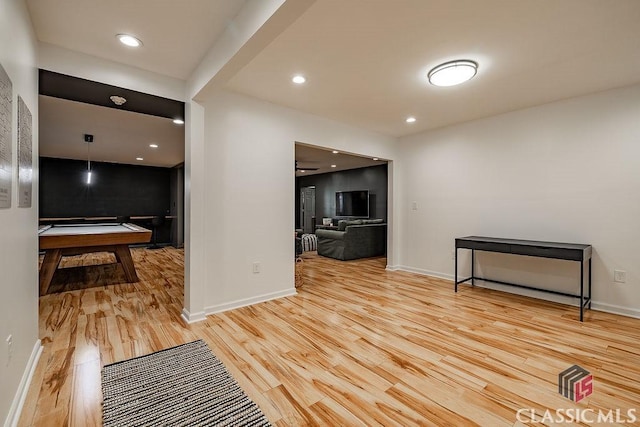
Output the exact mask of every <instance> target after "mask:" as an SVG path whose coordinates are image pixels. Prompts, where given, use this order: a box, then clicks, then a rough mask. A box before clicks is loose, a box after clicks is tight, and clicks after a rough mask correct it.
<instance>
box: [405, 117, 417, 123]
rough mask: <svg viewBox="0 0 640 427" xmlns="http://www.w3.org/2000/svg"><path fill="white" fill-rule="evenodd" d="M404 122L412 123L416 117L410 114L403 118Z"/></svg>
mask: <svg viewBox="0 0 640 427" xmlns="http://www.w3.org/2000/svg"><path fill="white" fill-rule="evenodd" d="M404 121H405V122H407V123H414V122H415V121H416V118H415V117H413V116H411V117H407V118H406V119H404Z"/></svg>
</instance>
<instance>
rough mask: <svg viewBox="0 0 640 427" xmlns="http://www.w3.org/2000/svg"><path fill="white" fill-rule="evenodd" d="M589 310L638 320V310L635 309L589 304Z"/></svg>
mask: <svg viewBox="0 0 640 427" xmlns="http://www.w3.org/2000/svg"><path fill="white" fill-rule="evenodd" d="M591 309H593V310H598V311H604V312H606V313H612V314H620V315H621V316H628V317H635V318H636V319H640V310H638V309H636V308H628V307H620V306H619V305H612V304H605V303H602V302H596V301H592V302H591Z"/></svg>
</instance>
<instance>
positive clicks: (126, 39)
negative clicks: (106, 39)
mask: <svg viewBox="0 0 640 427" xmlns="http://www.w3.org/2000/svg"><path fill="white" fill-rule="evenodd" d="M116 38H117V39H118V40H120V43H122V44H123V45H125V46H129V47H140V46H142V42H141V41H140V39H138V38H136V37H133V36H131V35H129V34H117V35H116Z"/></svg>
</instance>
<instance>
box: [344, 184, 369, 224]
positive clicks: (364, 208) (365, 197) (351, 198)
mask: <svg viewBox="0 0 640 427" xmlns="http://www.w3.org/2000/svg"><path fill="white" fill-rule="evenodd" d="M336 216H346V217H358V218H369V190H362V191H336Z"/></svg>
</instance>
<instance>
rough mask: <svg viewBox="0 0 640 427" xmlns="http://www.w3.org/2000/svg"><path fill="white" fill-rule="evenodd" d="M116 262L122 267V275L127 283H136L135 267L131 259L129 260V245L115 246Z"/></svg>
mask: <svg viewBox="0 0 640 427" xmlns="http://www.w3.org/2000/svg"><path fill="white" fill-rule="evenodd" d="M115 254H116V260H118V262H119V263H120V264H121V265H122V269H123V270H124V275H125V277H126V278H127V282H129V283H134V282H137V281H138V275H137V274H136V267H135V265H133V258H131V251H130V250H129V245H116V247H115Z"/></svg>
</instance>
